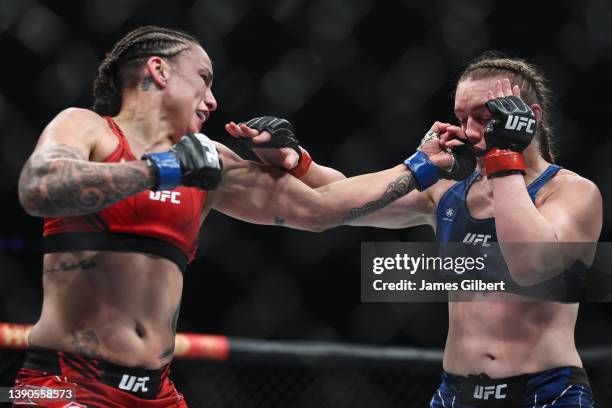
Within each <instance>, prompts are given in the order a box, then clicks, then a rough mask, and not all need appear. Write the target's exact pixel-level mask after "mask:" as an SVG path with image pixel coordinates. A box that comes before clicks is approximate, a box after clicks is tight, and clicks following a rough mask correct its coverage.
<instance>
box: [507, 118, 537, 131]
mask: <svg viewBox="0 0 612 408" xmlns="http://www.w3.org/2000/svg"><path fill="white" fill-rule="evenodd" d="M535 123H536V121H535V119H527V118H526V117H524V116H515V115H508V120H507V121H506V126H505V127H506V129H510V130H514V129H516V130H518V131H520V130H521V129H522V128H524V127H526V129H525V130H526V131H527V133H533V125H535Z"/></svg>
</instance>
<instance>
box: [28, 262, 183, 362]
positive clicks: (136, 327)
mask: <svg viewBox="0 0 612 408" xmlns="http://www.w3.org/2000/svg"><path fill="white" fill-rule="evenodd" d="M182 289H183V276H182V273H181V271H180V270H179V268H178V266H177V265H176V264H174V263H173V262H171V261H169V260H167V259H165V258H160V257H155V256H152V255H145V254H141V253H122V252H109V251H75V252H63V253H51V254H46V255H45V257H44V272H43V291H44V299H43V308H42V314H41V317H40V319H39V321H38V322H37V323H36V324H35V325H34V327H33V328H32V331H31V333H30V337H29V343H30V345H31V346H35V347H45V348H50V349H54V350H60V351H67V352H71V353H76V354H81V355H86V356H89V357H91V358H100V359H104V360H107V361H110V362H113V363H115V364H120V365H124V366H129V367H135V366H139V367H145V368H148V369H157V368H160V367H162V366H163V365H165V364H167V363H168V362H170V361H171V360H172V352H173V350H174V336H175V330H176V319H177V317H178V310H179V305H180V299H181V293H182Z"/></svg>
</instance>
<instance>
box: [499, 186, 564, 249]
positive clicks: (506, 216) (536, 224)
mask: <svg viewBox="0 0 612 408" xmlns="http://www.w3.org/2000/svg"><path fill="white" fill-rule="evenodd" d="M492 184H493V208H494V212H495V227H496V233H497V239H498V241H500V242H556V241H557V237H556V236H555V232H554V229H553V227H552V225H551V224H550V222H549V221H548V220H546V218H544V217H543V216H542V214H541V213H540V212H539V211H538V209H537V208H536V206H535V205H534V203H533V201H532V200H531V197H530V196H529V193H528V192H527V187H526V185H525V181H524V178H523V176H522V175H520V174H516V175H511V176H505V177H496V178H494V179H493V180H492Z"/></svg>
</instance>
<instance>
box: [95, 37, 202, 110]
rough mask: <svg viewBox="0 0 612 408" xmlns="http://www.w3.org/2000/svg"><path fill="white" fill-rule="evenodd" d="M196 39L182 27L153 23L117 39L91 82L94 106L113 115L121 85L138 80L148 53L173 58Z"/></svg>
mask: <svg viewBox="0 0 612 408" xmlns="http://www.w3.org/2000/svg"><path fill="white" fill-rule="evenodd" d="M192 44H198V40H197V39H195V37H193V36H192V35H190V34H187V33H185V32H183V31H179V30H173V29H169V28H162V27H156V26H145V27H139V28H137V29H135V30H133V31H131V32H129V33H128V34H126V35H125V36H124V37H123V38H122V39H121V40H119V41H118V42H117V43H116V44H115V46H114V47H113V49H112V50H111V51H110V52H109V53H107V54H106V57H105V58H104V60H103V61H102V63H101V64H100V67H99V68H98V76H97V77H96V79H95V80H94V85H93V99H94V106H93V110H94V111H95V112H97V113H98V114H100V115H111V116H113V115H116V114H117V113H119V110H120V109H121V101H122V96H123V89H124V88H126V87H133V86H135V85H136V83H137V82H138V80H139V75H138V74H139V70H140V69H141V68H142V64H144V63H145V62H146V61H147V59H148V58H149V57H152V56H159V57H163V58H166V59H168V60H172V59H173V58H174V57H176V56H177V55H178V54H180V53H181V52H183V51H186V50H187V49H189V47H190V46H191V45H192Z"/></svg>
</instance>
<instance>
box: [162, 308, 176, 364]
mask: <svg viewBox="0 0 612 408" xmlns="http://www.w3.org/2000/svg"><path fill="white" fill-rule="evenodd" d="M180 310H181V304H180V302H179V304H178V306H177V307H176V310H175V311H174V315H172V321H171V322H170V326H171V328H172V345H171V346H170V347H168V348H167V349H166V350H165V351H164V352H163V353H161V354H160V355H159V359H160V360H163V359H164V358H166V357H170V356H171V355H172V354H174V343H175V340H174V339H175V337H176V325H177V323H178V317H179V311H180Z"/></svg>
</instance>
